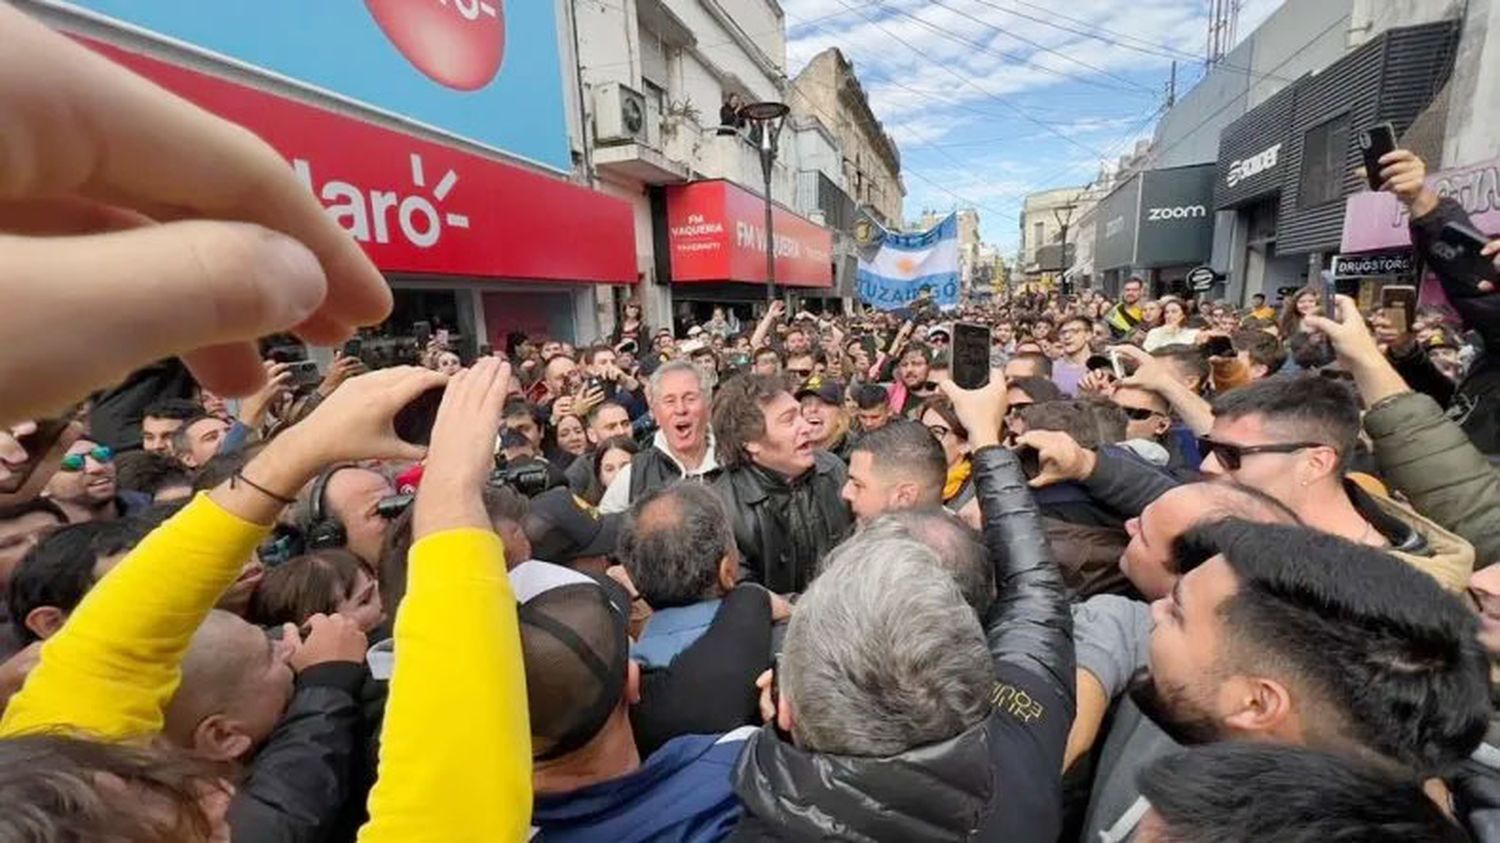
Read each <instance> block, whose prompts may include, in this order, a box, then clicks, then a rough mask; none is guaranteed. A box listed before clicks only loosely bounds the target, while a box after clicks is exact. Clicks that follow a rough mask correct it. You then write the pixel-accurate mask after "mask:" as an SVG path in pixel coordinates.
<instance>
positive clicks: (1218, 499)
mask: <svg viewBox="0 0 1500 843" xmlns="http://www.w3.org/2000/svg"><path fill="white" fill-rule="evenodd" d="M1177 488H1178V489H1185V490H1193V491H1197V492H1201V493H1203V495H1204V499H1203V500H1202V501H1200V502H1199V504H1198V506H1197V510H1196V513H1195V516H1196V517H1195V518H1194V521H1193V523H1194V524H1213V523H1216V522H1219V521H1225V520H1227V519H1230V518H1238V519H1241V520H1243V521H1252V522H1255V523H1257V524H1288V525H1300V524H1302V517H1301V516H1299V515H1298V514H1297V513H1296V511H1295V510H1293V509H1292V508H1291V507H1289V506H1287V505H1286V504H1284V503H1282V502H1281V501H1279V500H1276V499H1275V498H1273V497H1271V496H1270V495H1268V494H1266V493H1265V492H1262V491H1261V490H1259V489H1257V488H1255V487H1253V486H1246V485H1245V484H1244V483H1240V482H1239V481H1236V480H1230V479H1228V478H1218V479H1215V480H1211V481H1209V480H1204V481H1200V482H1196V483H1185V484H1183V485H1181V486H1178V487H1177ZM1171 491H1176V490H1171ZM1186 535H1187V533H1186V532H1184V534H1183V535H1181V536H1178V537H1177V538H1176V539H1174V540H1173V543H1172V553H1171V554H1170V557H1169V559H1168V560H1167V563H1166V565H1165V566H1164V567H1165V568H1166V569H1167V572H1168V573H1172V574H1182V573H1183V572H1184V571H1189V570H1192V569H1193V568H1196V567H1197V566H1199V565H1201V564H1203V563H1204V562H1207V561H1208V558H1209V557H1208V556H1205V555H1203V554H1204V552H1205V550H1206V548H1203V547H1201V546H1199V545H1195V544H1193V543H1192V542H1191V541H1189V540H1186V539H1184V536H1186Z"/></svg>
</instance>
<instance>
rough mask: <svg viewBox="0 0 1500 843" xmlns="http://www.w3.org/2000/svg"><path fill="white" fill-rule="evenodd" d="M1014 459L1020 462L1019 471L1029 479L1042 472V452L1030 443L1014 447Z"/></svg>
mask: <svg viewBox="0 0 1500 843" xmlns="http://www.w3.org/2000/svg"><path fill="white" fill-rule="evenodd" d="M1016 459H1017V460H1019V461H1020V463H1021V473H1022V474H1024V475H1026V479H1027V480H1030V479H1032V478H1034V477H1036V476H1037V475H1038V474H1041V473H1042V454H1041V452H1040V451H1038V450H1037V449H1035V448H1033V447H1031V446H1030V445H1022V446H1020V447H1019V448H1016Z"/></svg>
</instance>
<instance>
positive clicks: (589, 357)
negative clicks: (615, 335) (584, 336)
mask: <svg viewBox="0 0 1500 843" xmlns="http://www.w3.org/2000/svg"><path fill="white" fill-rule="evenodd" d="M605 352H609V353H610V354H619V352H618V351H615V348H614V346H612V345H608V344H606V343H598V344H595V345H591V346H589V347H588V348H586V349H584V351H583V362H584V364H585V365H588V366H592V365H594V361H596V360H598V359H599V355H601V354H604V353H605Z"/></svg>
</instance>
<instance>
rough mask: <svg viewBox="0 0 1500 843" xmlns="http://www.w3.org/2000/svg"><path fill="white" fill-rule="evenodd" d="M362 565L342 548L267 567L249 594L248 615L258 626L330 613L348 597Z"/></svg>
mask: <svg viewBox="0 0 1500 843" xmlns="http://www.w3.org/2000/svg"><path fill="white" fill-rule="evenodd" d="M362 567H364V566H363V564H362V563H361V562H360V561H359V557H357V556H355V555H354V554H352V553H350V552H349V551H347V550H343V549H332V550H316V551H313V552H311V553H308V554H305V555H303V556H297V557H294V558H292V559H289V560H287V561H286V562H285V563H284V564H281V565H277V566H275V567H273V568H269V569H267V570H266V573H265V576H264V577H262V579H261V581H260V584H259V585H258V586H256V588H255V593H254V594H253V595H251V597H250V608H249V611H248V612H247V615H248V617H249V619H250V622H251V623H255V624H259V625H260V626H281V625H282V624H287V623H291V624H297V625H298V626H301V625H302V624H303V623H306V622H307V619H308V618H310V617H312V616H313V615H316V614H325V615H326V614H332V613H333V612H334V611H335V610H336V609H337V607H338V604H339V601H340V599H341V598H344V597H348V596H349V594H350V593H351V592H352V591H353V590H354V583H355V581H356V579H357V578H358V576H359V571H360V569H361V568H362Z"/></svg>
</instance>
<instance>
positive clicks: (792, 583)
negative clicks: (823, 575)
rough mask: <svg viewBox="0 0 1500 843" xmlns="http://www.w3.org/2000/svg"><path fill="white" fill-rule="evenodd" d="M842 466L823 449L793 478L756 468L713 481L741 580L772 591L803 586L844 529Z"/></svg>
mask: <svg viewBox="0 0 1500 843" xmlns="http://www.w3.org/2000/svg"><path fill="white" fill-rule="evenodd" d="M847 476H848V469H847V468H845V466H844V463H843V462H842V461H841V460H840V459H839V458H838V457H835V456H833V455H832V454H829V453H827V452H825V451H819V452H818V453H817V458H816V462H814V463H813V467H812V469H811V470H809V471H808V472H807V473H806V474H803V475H802V476H801V477H799V478H797V479H796V480H792V481H788V480H787V479H786V478H785V477H783V476H781V475H780V474H777V473H775V472H772V471H767V470H765V469H763V468H760V467H759V466H755V465H747V466H742V467H740V468H736V469H733V470H730V471H725V472H724V473H723V474H721V475H719V478H718V479H717V480H715V481H714V486H715V488H717V489H718V490H719V494H720V495H722V496H723V498H724V504H725V507H726V508H727V509H728V510H729V518H730V520H731V521H733V522H734V539H735V543H736V544H738V545H739V548H740V573H741V577H742V579H744V580H747V581H749V582H753V583H759V584H760V585H763V586H765V587H766V588H769V589H770V590H772V591H774V592H776V593H778V594H791V593H795V592H799V591H801V590H802V589H804V588H806V587H807V584H808V582H809V581H811V580H812V578H813V574H814V573H815V572H816V571H817V567H818V562H820V561H821V560H822V559H823V557H824V556H827V555H828V551H830V550H832V549H833V548H834V546H835V545H837V544H838V543H839V542H841V541H843V540H844V537H845V536H846V535H847V534H848V532H849V527H850V524H851V523H852V522H851V519H850V517H849V507H848V505H847V504H845V503H844V499H843V498H842V497H841V495H842V493H843V489H844V480H845V479H846V477H847Z"/></svg>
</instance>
